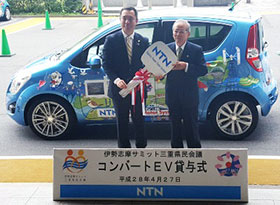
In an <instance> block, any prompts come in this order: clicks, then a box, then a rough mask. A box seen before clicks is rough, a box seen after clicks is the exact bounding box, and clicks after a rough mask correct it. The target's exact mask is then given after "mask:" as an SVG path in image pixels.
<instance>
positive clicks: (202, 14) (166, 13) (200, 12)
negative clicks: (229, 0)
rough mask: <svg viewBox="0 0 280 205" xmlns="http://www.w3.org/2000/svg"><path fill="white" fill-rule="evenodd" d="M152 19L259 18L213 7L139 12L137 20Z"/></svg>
mask: <svg viewBox="0 0 280 205" xmlns="http://www.w3.org/2000/svg"><path fill="white" fill-rule="evenodd" d="M147 18H149V19H153V18H156V19H158V18H161V19H166V18H167V19H168V18H176V19H177V18H194V19H219V20H231V21H244V22H255V21H256V20H257V19H259V18H261V15H259V14H257V13H255V12H254V13H251V12H249V11H238V10H233V11H229V10H228V8H225V7H222V8H219V7H214V8H209V7H208V8H201V7H199V8H198V7H191V8H189V7H182V8H169V9H153V10H148V11H141V12H139V19H147Z"/></svg>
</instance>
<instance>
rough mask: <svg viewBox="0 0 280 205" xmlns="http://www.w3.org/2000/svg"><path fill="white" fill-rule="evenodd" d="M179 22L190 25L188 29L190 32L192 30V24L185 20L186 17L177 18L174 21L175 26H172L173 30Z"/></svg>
mask: <svg viewBox="0 0 280 205" xmlns="http://www.w3.org/2000/svg"><path fill="white" fill-rule="evenodd" d="M179 23H183V24H185V25H186V26H187V27H188V29H187V31H188V32H189V33H190V32H191V25H190V23H189V22H188V21H187V20H185V19H177V20H176V21H175V22H174V24H173V26H172V30H173V31H174V29H175V25H176V24H179Z"/></svg>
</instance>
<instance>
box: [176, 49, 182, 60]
mask: <svg viewBox="0 0 280 205" xmlns="http://www.w3.org/2000/svg"><path fill="white" fill-rule="evenodd" d="M182 53H183V49H182V48H181V47H179V48H178V49H177V60H180V58H181V56H182Z"/></svg>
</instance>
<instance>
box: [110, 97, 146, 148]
mask: <svg viewBox="0 0 280 205" xmlns="http://www.w3.org/2000/svg"><path fill="white" fill-rule="evenodd" d="M113 103H114V107H115V111H116V118H117V137H118V147H119V148H131V144H130V141H129V129H128V123H129V111H130V113H131V117H132V122H133V125H134V131H135V140H136V147H137V148H145V147H146V146H147V138H146V137H145V134H144V117H143V114H142V104H141V99H140V92H137V94H136V105H135V106H132V105H131V95H127V96H126V97H125V98H122V97H121V96H116V97H114V98H113Z"/></svg>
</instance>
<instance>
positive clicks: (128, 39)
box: [126, 36, 132, 63]
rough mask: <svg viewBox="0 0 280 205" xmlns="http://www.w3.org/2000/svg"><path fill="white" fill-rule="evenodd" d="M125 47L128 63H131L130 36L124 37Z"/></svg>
mask: <svg viewBox="0 0 280 205" xmlns="http://www.w3.org/2000/svg"><path fill="white" fill-rule="evenodd" d="M126 49H127V54H128V60H129V63H131V57H132V38H131V37H130V36H127V37H126Z"/></svg>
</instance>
